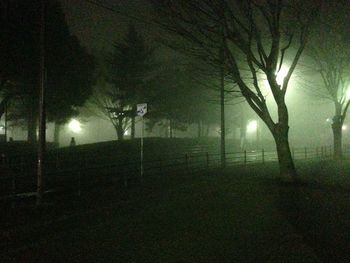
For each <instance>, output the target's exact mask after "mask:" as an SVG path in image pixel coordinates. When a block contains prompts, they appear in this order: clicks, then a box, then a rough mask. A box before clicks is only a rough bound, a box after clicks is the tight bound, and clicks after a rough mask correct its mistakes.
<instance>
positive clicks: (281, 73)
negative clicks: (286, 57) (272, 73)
mask: <svg viewBox="0 0 350 263" xmlns="http://www.w3.org/2000/svg"><path fill="white" fill-rule="evenodd" d="M287 74H288V69H287V68H285V67H283V66H282V67H281V69H280V70H279V71H278V72H277V74H276V81H277V84H278V85H280V86H281V85H283V81H284V78H285V77H286V76H287Z"/></svg>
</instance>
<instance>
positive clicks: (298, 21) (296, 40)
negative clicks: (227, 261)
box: [152, 0, 317, 179]
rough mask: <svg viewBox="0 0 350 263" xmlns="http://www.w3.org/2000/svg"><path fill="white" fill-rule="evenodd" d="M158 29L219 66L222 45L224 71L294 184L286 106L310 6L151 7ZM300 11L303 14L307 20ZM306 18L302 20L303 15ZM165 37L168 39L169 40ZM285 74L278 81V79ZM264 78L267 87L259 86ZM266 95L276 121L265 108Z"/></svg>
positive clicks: (257, 1) (259, 0) (196, 2)
mask: <svg viewBox="0 0 350 263" xmlns="http://www.w3.org/2000/svg"><path fill="white" fill-rule="evenodd" d="M152 2H153V3H154V7H155V8H156V10H157V11H158V16H159V18H160V19H159V20H158V23H160V24H161V25H162V26H163V27H164V28H165V29H166V30H167V31H168V32H169V33H171V34H173V35H177V36H181V37H182V38H183V39H184V40H186V41H187V42H188V43H190V45H191V46H195V47H196V50H197V51H198V52H199V53H202V54H203V55H205V58H206V59H208V60H209V59H212V61H213V62H214V63H217V65H218V66H220V61H218V60H217V55H216V54H215V50H218V48H220V45H222V41H218V40H220V39H222V38H223V39H224V49H225V56H226V61H227V62H226V65H225V66H226V67H227V70H228V71H229V72H230V74H231V76H232V79H233V80H234V81H235V83H236V84H237V86H238V87H239V89H240V91H241V93H242V95H243V96H244V98H245V99H246V101H247V102H248V104H249V105H250V107H251V108H252V109H253V110H254V111H255V112H256V114H257V115H258V116H259V117H260V118H261V119H262V121H263V122H264V123H265V124H266V125H267V127H268V129H269V130H270V131H271V133H272V135H273V137H274V139H275V142H276V148H277V153H278V160H279V167H280V174H281V176H283V177H285V176H287V177H290V178H293V179H296V178H297V177H296V175H297V173H296V169H295V165H294V162H293V159H292V156H291V151H290V146H289V140H288V132H289V114H288V108H287V105H286V102H285V97H286V92H287V88H288V84H289V80H290V78H291V76H292V74H293V72H294V70H295V68H296V66H297V64H298V62H299V59H300V57H301V55H302V53H303V51H304V49H305V46H306V43H307V39H308V34H309V28H310V24H311V21H312V19H313V16H314V14H316V13H317V12H316V9H317V6H316V4H315V3H314V2H312V1H283V0H247V1H239V0H237V1H235V0H232V1H225V0H215V1H209V0H204V1H203V0H193V1H171V0H168V1H157V0H154V1H152ZM302 10H307V12H308V13H307V14H305V12H303V11H302ZM303 14H305V15H303ZM171 34H170V35H171ZM282 66H283V68H285V69H287V71H286V74H285V76H284V79H283V81H279V79H278V77H277V75H278V73H279V71H280V70H281V69H282ZM261 78H265V79H266V80H267V81H266V82H267V85H266V84H264V82H263V81H261ZM268 92H269V93H271V94H272V96H273V99H274V101H275V103H276V106H277V112H276V115H277V117H276V118H273V115H272V114H271V113H272V111H273V110H272V109H271V108H270V109H269V108H268V106H267V103H266V94H267V93H268Z"/></svg>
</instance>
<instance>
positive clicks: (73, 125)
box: [68, 119, 82, 133]
mask: <svg viewBox="0 0 350 263" xmlns="http://www.w3.org/2000/svg"><path fill="white" fill-rule="evenodd" d="M68 128H69V129H70V130H71V131H72V132H74V133H80V132H81V130H82V129H81V124H80V122H79V121H78V120H76V119H72V120H71V121H70V122H69V123H68Z"/></svg>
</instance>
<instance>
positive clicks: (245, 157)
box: [244, 150, 247, 165]
mask: <svg viewBox="0 0 350 263" xmlns="http://www.w3.org/2000/svg"><path fill="white" fill-rule="evenodd" d="M246 164H247V150H244V165H246Z"/></svg>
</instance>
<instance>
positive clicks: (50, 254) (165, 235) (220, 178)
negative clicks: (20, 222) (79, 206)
mask: <svg viewBox="0 0 350 263" xmlns="http://www.w3.org/2000/svg"><path fill="white" fill-rule="evenodd" d="M303 172H306V173H308V172H309V171H308V170H307V169H304V171H303ZM275 174H276V169H275V168H274V167H268V168H266V167H265V168H264V169H262V168H261V167H258V166H257V167H251V168H250V169H249V172H248V171H245V170H244V169H243V170H242V169H241V170H237V169H232V170H228V171H227V172H226V173H225V174H224V175H221V174H219V173H216V172H211V173H208V174H201V175H195V176H190V175H186V176H184V175H181V176H177V177H176V178H158V179H157V178H152V179H150V180H149V181H146V183H145V186H144V187H143V188H134V189H133V190H131V191H130V192H129V193H128V195H129V197H128V198H124V201H123V202H117V203H115V204H114V205H112V206H109V208H106V209H102V210H100V211H99V212H98V213H91V214H85V215H83V216H77V217H75V218H73V219H71V220H65V221H61V222H59V223H56V224H54V225H53V226H50V227H48V228H44V229H42V230H38V231H36V232H35V233H34V234H32V235H30V237H28V240H27V241H26V242H24V243H23V244H26V246H25V247H23V244H21V245H19V246H20V247H22V249H21V250H20V252H19V251H17V252H16V251H15V250H13V253H11V254H12V255H11V256H10V258H12V260H10V258H8V261H9V262H48V259H50V260H49V261H50V262H320V261H319V260H318V259H317V257H316V254H315V253H314V249H315V248H314V247H312V243H310V242H308V240H305V237H304V232H305V230H303V229H300V225H299V223H300V222H299V221H297V220H295V218H296V217H294V216H295V213H294V212H295V211H296V210H298V209H300V207H303V206H300V205H298V209H295V202H294V197H295V196H294V197H293V196H292V194H291V192H292V193H293V192H294V190H293V191H289V190H288V189H289V188H288V187H287V188H286V187H284V186H280V185H278V184H277V182H276V180H275ZM281 189H282V190H281ZM291 199H292V201H291ZM110 201H111V200H106V203H105V204H110ZM100 205H101V204H100ZM102 205H103V203H102ZM288 206H289V207H288ZM305 206H308V204H307V202H306V204H305ZM298 211H299V210H298ZM288 212H290V213H288ZM296 222H297V223H296ZM311 241H312V240H311ZM28 245H29V246H28ZM15 255H16V256H15ZM5 258H6V257H3V259H4V260H3V262H6V261H5Z"/></svg>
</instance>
